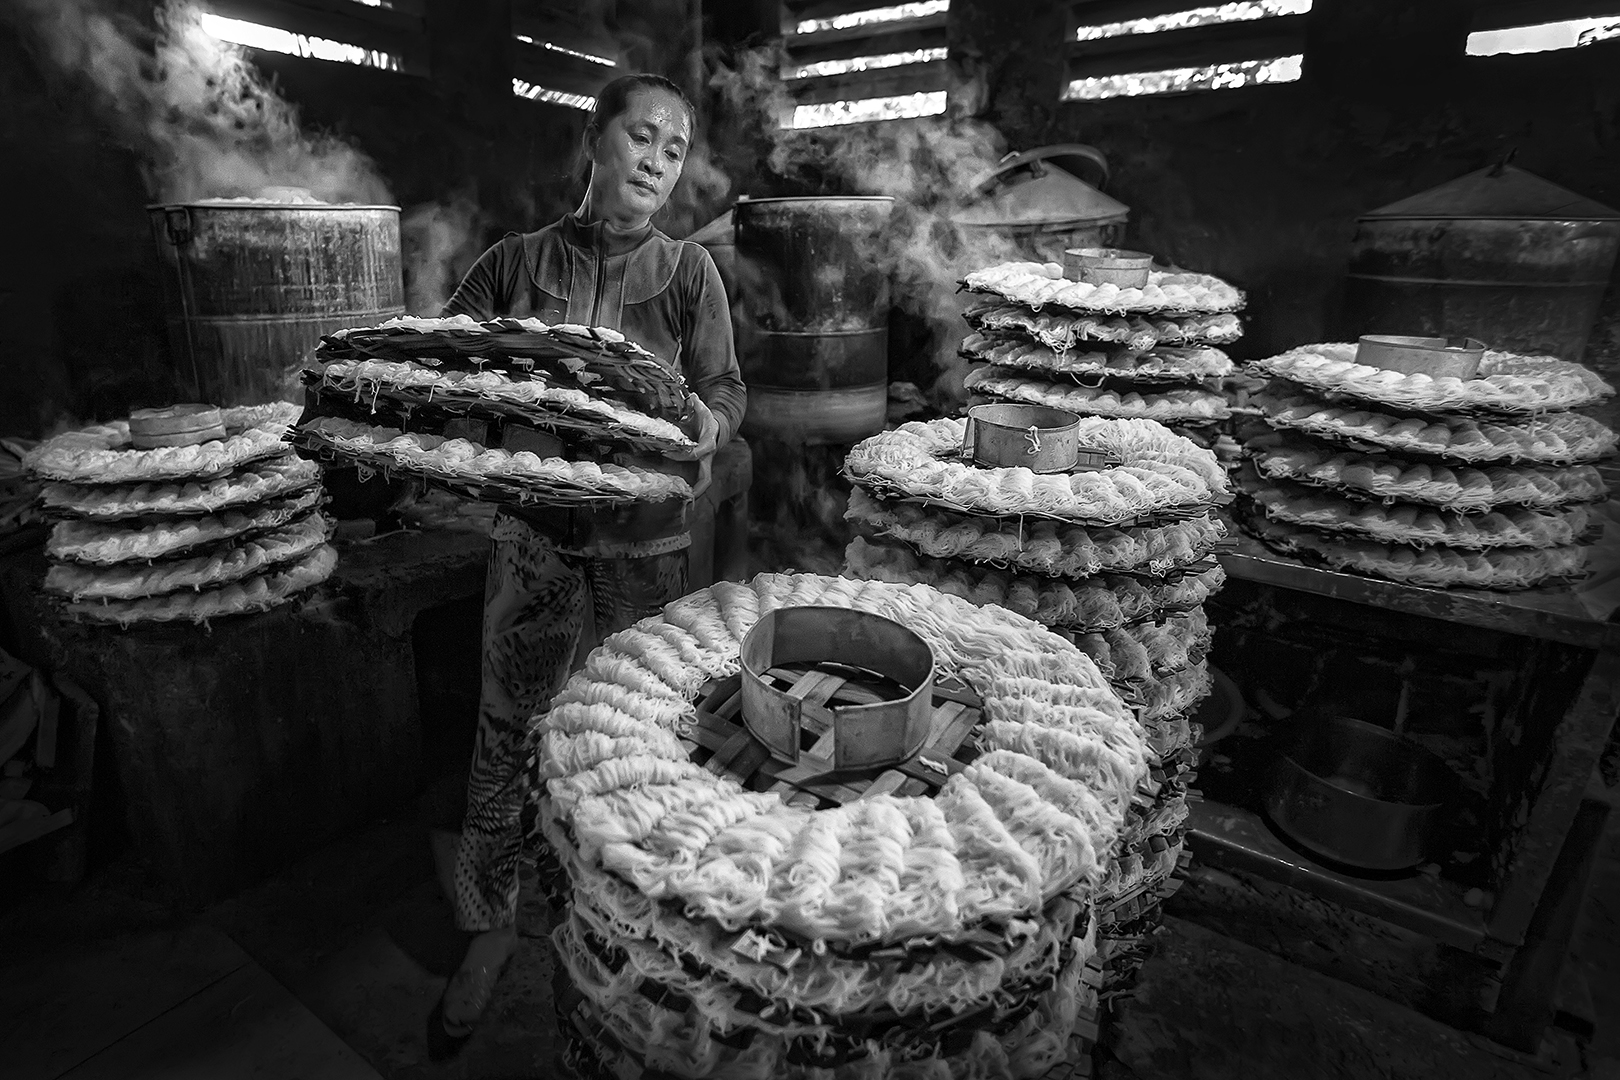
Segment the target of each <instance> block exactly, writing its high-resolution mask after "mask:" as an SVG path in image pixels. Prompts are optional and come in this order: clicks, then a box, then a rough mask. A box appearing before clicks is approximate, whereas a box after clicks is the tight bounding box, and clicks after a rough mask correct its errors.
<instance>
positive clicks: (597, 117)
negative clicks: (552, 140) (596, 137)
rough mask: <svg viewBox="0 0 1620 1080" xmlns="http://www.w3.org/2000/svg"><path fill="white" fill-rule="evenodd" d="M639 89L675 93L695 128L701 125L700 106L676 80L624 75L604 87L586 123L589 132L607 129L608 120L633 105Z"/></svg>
mask: <svg viewBox="0 0 1620 1080" xmlns="http://www.w3.org/2000/svg"><path fill="white" fill-rule="evenodd" d="M637 90H662V91H664V92H665V93H668V94H673V95H674V96H675V100H677V101H679V102H680V103H681V105H682V106H684V107H685V109H686V119H687V120H689V121H690V122H691V123H692V125H693V126H694V127H695V126H696V125H697V108H696V107H695V106H693V104H692V99H691V98H689V97H687V96H686V91H685V90H682V89H681V88H680V86H678V85H677V84H676V83H675V82H673V81H672V80H670V79H666V78H664V77H663V76H662V75H648V74H646V73H642V74H639V75H620V76H619V77H618V78H617V79H614V80H613V81H612V82H610V83H608V84H607V85H606V86H604V87H602V91H601V93H599V94H597V95H596V108H595V109H592V110H591V118H590V121H589V122H587V123H586V125H585V129H586V130H587V131H589V130H592V129H595V130H596V131H598V132H601V131H603V130H605V129H606V128H607V126H608V122H609V121H610V120H612V119H613V118H614V117H615V116H618V115H620V114H621V113H623V112H624V110H626V109H628V108H629V107H630V95H631V94H633V93H635V92H636V91H637Z"/></svg>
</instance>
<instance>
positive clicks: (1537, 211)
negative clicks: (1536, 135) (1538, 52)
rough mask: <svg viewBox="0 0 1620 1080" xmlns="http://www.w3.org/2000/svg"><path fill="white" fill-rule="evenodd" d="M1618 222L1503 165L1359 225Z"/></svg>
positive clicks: (1610, 213) (1604, 210)
mask: <svg viewBox="0 0 1620 1080" xmlns="http://www.w3.org/2000/svg"><path fill="white" fill-rule="evenodd" d="M1459 219H1472V220H1496V221H1537V220H1539V221H1620V210H1615V209H1614V208H1613V207H1609V206H1605V205H1603V204H1602V203H1600V202H1597V201H1596V200H1594V199H1588V198H1587V197H1586V196H1584V195H1577V194H1575V192H1573V191H1570V190H1568V189H1566V188H1561V187H1559V186H1558V185H1557V184H1554V183H1552V182H1551V181H1548V180H1543V179H1542V178H1541V177H1539V176H1536V175H1535V174H1534V173H1528V172H1526V171H1524V170H1523V169H1519V168H1515V167H1514V166H1512V165H1508V164H1506V163H1502V164H1497V165H1491V166H1488V167H1486V168H1483V169H1479V170H1477V171H1475V172H1471V173H1469V174H1468V175H1466V176H1459V177H1458V178H1457V179H1455V180H1449V181H1447V182H1446V183H1444V184H1440V185H1439V186H1437V187H1432V188H1430V189H1429V190H1428V191H1423V192H1419V193H1418V194H1416V195H1411V196H1408V197H1407V198H1404V199H1401V200H1399V201H1398V202H1392V203H1390V204H1389V205H1388V206H1383V207H1380V208H1378V209H1377V210H1370V211H1368V212H1367V213H1365V214H1363V215H1362V216H1361V218H1360V220H1362V221H1414V220H1416V221H1428V220H1434V221H1454V220H1459Z"/></svg>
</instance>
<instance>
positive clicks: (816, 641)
mask: <svg viewBox="0 0 1620 1080" xmlns="http://www.w3.org/2000/svg"><path fill="white" fill-rule="evenodd" d="M741 660H742V674H741V678H742V718H743V725H744V726H745V727H746V728H747V729H748V731H749V733H750V734H751V735H753V737H754V738H755V739H757V740H759V742H760V744H761V745H763V746H764V747H765V748H766V749H767V750H768V751H770V753H771V756H772V757H774V758H776V759H777V760H778V761H784V762H788V763H790V764H795V765H800V766H801V767H805V766H809V767H811V768H816V767H819V768H820V769H821V770H822V771H825V772H848V771H857V770H868V769H878V768H883V767H886V766H890V765H896V764H900V763H902V762H905V761H907V760H909V759H911V758H912V757H915V756H916V755H917V754H918V753H919V752H920V751H921V750H922V748H923V744H924V743H925V742H926V741H927V738H928V733H929V729H930V725H931V723H932V709H933V691H934V673H935V668H934V653H933V650H932V649H930V648H929V647H928V643H927V642H926V641H924V640H923V639H922V638H921V637H919V636H918V635H917V634H916V633H914V632H913V631H911V630H908V629H906V628H905V627H904V626H901V625H900V624H899V623H897V622H894V621H893V620H890V619H885V618H883V617H882V616H880V615H873V614H870V613H869V612H864V611H854V610H850V609H848V608H835V607H814V606H806V607H787V608H778V609H777V610H775V611H772V612H770V613H769V614H767V615H765V616H764V617H763V618H761V619H760V620H759V622H757V623H755V624H754V627H753V629H752V630H750V631H749V632H748V633H747V635H746V636H744V638H743V641H742V654H741ZM788 665H809V666H810V667H812V668H816V669H823V670H824V669H825V668H826V667H837V668H845V669H851V672H852V673H853V674H854V675H855V677H856V678H855V680H850V679H847V678H840V677H839V676H837V675H833V674H831V673H827V674H825V675H824V676H823V677H820V678H817V677H816V675H817V674H819V673H820V672H812V674H811V675H810V676H809V677H798V678H794V677H792V676H791V675H785V674H783V673H782V672H781V669H782V668H783V667H785V666H788ZM863 672H864V673H871V674H875V675H878V676H882V677H883V678H886V679H889V680H893V682H895V683H897V684H898V685H899V686H900V687H901V688H902V689H904V690H905V691H906V692H905V693H904V694H903V695H901V696H899V697H897V698H893V699H884V698H883V697H882V696H881V695H879V694H877V693H875V692H871V691H867V692H865V693H860V692H856V691H854V689H853V687H852V685H851V683H852V681H858V680H859V676H860V674H861V673H863ZM784 683H790V685H789V687H788V688H787V689H783V688H782V687H781V684H784ZM838 692H842V695H843V696H845V697H855V698H857V699H864V700H856V702H855V703H853V704H831V703H830V701H831V700H832V698H833V696H834V694H835V693H838ZM806 736H809V737H810V741H812V745H811V748H810V749H806V748H805V743H806V741H807V739H806ZM829 743H830V744H831V745H830V747H829V746H828V744H829ZM818 751H819V752H818Z"/></svg>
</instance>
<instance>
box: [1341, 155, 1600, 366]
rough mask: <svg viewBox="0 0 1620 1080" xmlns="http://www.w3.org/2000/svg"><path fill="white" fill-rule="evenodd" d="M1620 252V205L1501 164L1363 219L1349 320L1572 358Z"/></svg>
mask: <svg viewBox="0 0 1620 1080" xmlns="http://www.w3.org/2000/svg"><path fill="white" fill-rule="evenodd" d="M1617 251H1620V212H1617V211H1615V210H1613V209H1610V208H1609V207H1607V206H1604V205H1602V204H1601V203H1597V202H1594V201H1592V200H1591V199H1587V198H1583V197H1582V196H1579V195H1576V194H1575V193H1574V192H1571V191H1566V190H1565V189H1563V188H1561V187H1558V186H1557V185H1556V184H1551V183H1548V182H1547V181H1545V180H1542V179H1541V178H1539V177H1537V176H1534V175H1532V174H1530V173H1528V172H1525V171H1524V170H1523V169H1516V168H1514V167H1513V166H1511V165H1505V164H1504V165H1496V166H1492V167H1490V168H1486V169H1481V170H1479V171H1478V172H1474V173H1470V174H1468V175H1467V176H1464V177H1461V178H1459V179H1457V180H1453V181H1451V182H1450V183H1447V184H1442V185H1440V186H1439V187H1436V188H1433V189H1431V190H1429V191H1425V192H1423V193H1421V194H1419V195H1414V196H1412V197H1410V198H1407V199H1402V200H1401V201H1399V202H1396V203H1392V204H1390V205H1389V206H1386V207H1383V208H1382V209H1379V210H1374V211H1372V212H1371V213H1369V214H1366V215H1365V216H1363V217H1362V218H1361V219H1360V221H1359V222H1358V223H1357V226H1356V233H1355V236H1354V238H1353V239H1352V240H1351V250H1350V278H1349V281H1348V283H1347V286H1346V289H1345V311H1344V315H1345V326H1344V330H1345V331H1347V332H1348V333H1349V334H1350V336H1352V337H1354V336H1357V335H1359V334H1369V333H1370V334H1424V335H1438V336H1452V337H1457V336H1464V335H1466V336H1469V337H1475V338H1479V339H1480V340H1481V341H1486V342H1489V343H1490V344H1491V346H1492V347H1493V348H1498V349H1506V350H1510V351H1513V352H1522V353H1532V354H1550V355H1553V356H1557V357H1560V358H1562V359H1565V360H1573V361H1579V360H1580V358H1581V354H1582V353H1583V352H1584V351H1585V349H1586V340H1587V336H1588V335H1589V334H1590V333H1591V329H1592V323H1593V321H1594V320H1595V319H1596V317H1597V312H1598V307H1599V305H1600V303H1601V302H1602V299H1603V293H1604V290H1605V289H1606V288H1607V287H1608V283H1609V274H1610V272H1611V271H1612V270H1613V268H1614V261H1615V254H1616V252H1617Z"/></svg>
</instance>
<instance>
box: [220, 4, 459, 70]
mask: <svg viewBox="0 0 1620 1080" xmlns="http://www.w3.org/2000/svg"><path fill="white" fill-rule="evenodd" d="M425 4H426V0H210V2H209V4H208V10H207V11H205V12H203V13H202V14H201V16H200V19H201V23H202V28H203V29H204V30H205V31H207V32H208V33H210V34H212V35H213V36H214V37H217V38H219V39H220V40H222V41H229V42H231V43H232V44H235V45H245V46H247V47H248V48H251V49H263V50H265V51H267V52H278V53H286V54H288V55H290V56H302V57H305V58H307V59H311V60H327V61H332V62H336V63H345V64H357V65H359V66H361V67H372V68H380V69H382V70H384V71H400V72H406V73H408V74H412V75H426V74H427V73H428V56H427V34H426V27H425V23H424V14H425Z"/></svg>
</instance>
